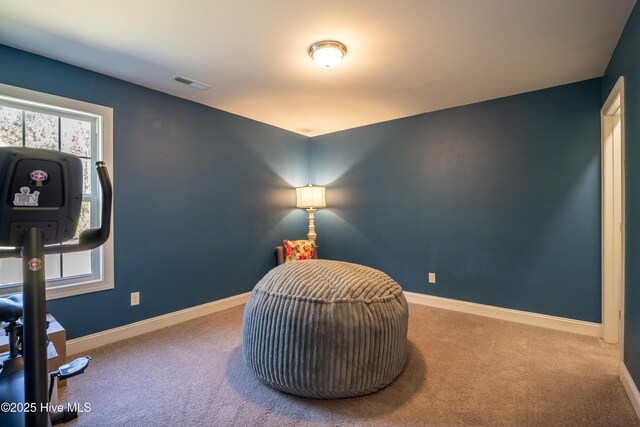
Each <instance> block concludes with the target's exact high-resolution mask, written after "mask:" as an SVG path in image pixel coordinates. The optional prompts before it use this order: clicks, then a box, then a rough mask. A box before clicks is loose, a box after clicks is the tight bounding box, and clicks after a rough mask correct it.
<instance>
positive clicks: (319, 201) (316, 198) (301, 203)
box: [296, 184, 327, 209]
mask: <svg viewBox="0 0 640 427" xmlns="http://www.w3.org/2000/svg"><path fill="white" fill-rule="evenodd" d="M296 207H298V208H304V209H309V208H325V207H327V204H326V202H325V199H324V187H316V186H314V185H311V184H309V185H307V186H306V187H298V188H296Z"/></svg>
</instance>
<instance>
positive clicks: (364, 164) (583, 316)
mask: <svg viewBox="0 0 640 427" xmlns="http://www.w3.org/2000/svg"><path fill="white" fill-rule="evenodd" d="M600 102H601V80H600V79H594V80H589V81H585V82H580V83H575V84H571V85H565V86H561V87H556V88H552V89H547V90H541V91H537V92H532V93H527V94H523V95H517V96H512V97H507V98H502V99H497V100H493V101H489V102H482V103H479V104H474V105H469V106H464V107H459V108H453V109H449V110H444V111H438V112H434V113H428V114H422V115H418V116H414V117H409V118H405V119H400V120H394V121H390V122H385V123H380V124H375V125H371V126H366V127H361V128H357V129H352V130H347V131H343V132H338V133H334V134H330V135H325V136H321V137H316V138H312V140H311V156H312V169H311V177H312V181H313V182H314V183H316V184H320V185H326V186H328V190H327V204H328V206H329V207H328V208H327V209H321V210H319V211H318V213H317V214H316V217H317V221H316V227H317V232H318V236H319V237H318V244H319V245H320V247H321V252H322V253H321V255H322V257H327V258H335V259H342V260H349V261H352V262H357V263H361V264H365V265H369V266H373V267H376V268H379V269H381V270H383V271H385V272H387V273H388V274H389V275H391V276H392V277H393V278H395V279H396V280H397V281H398V282H399V283H400V284H401V285H402V286H403V287H404V289H405V290H408V291H413V292H421V293H425V294H431V295H437V296H442V297H447V298H455V299H459V300H465V301H472V302H476V303H482V304H490V305H494V306H500V307H508V308H513V309H518V310H525V311H531V312H536V313H544V314H550V315H555V316H562V317H567V318H572V319H580V320H586V321H591V322H600V318H601V285H600V275H601V268H600V119H599V109H600ZM429 271H433V272H436V273H437V285H436V286H429V285H427V273H428V272H429Z"/></svg>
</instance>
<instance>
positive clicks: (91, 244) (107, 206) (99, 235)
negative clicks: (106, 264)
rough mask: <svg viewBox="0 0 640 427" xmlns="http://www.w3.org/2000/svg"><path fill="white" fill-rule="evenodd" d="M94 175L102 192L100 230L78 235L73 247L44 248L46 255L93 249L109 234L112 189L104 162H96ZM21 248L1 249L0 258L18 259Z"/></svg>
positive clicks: (102, 242)
mask: <svg viewBox="0 0 640 427" xmlns="http://www.w3.org/2000/svg"><path fill="white" fill-rule="evenodd" d="M96 173H97V174H98V181H99V182H100V189H101V190H102V210H101V224H100V228H92V229H89V230H85V231H83V232H82V233H80V237H79V239H78V243H76V244H74V245H53V246H45V248H44V253H45V254H46V255H52V254H65V253H69V252H80V251H87V250H90V249H95V248H97V247H99V246H101V245H103V244H104V243H105V242H106V241H107V239H109V235H110V234H111V206H112V204H113V187H112V185H111V178H110V177H109V171H108V170H107V166H106V165H105V163H104V162H96ZM21 251H22V250H21V248H13V249H1V250H0V258H20V256H21V253H22V252H21Z"/></svg>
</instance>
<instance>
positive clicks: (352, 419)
mask: <svg viewBox="0 0 640 427" xmlns="http://www.w3.org/2000/svg"><path fill="white" fill-rule="evenodd" d="M409 308H410V321H409V340H410V342H411V348H410V358H409V361H408V364H407V367H406V369H405V371H404V372H403V374H402V375H401V376H400V377H399V378H398V380H396V381H395V382H394V383H392V384H391V385H390V386H389V387H387V388H385V389H384V390H382V391H380V392H378V393H375V394H373V395H369V396H364V397H358V398H353V399H342V400H333V401H320V400H311V399H303V398H299V397H295V396H290V395H287V394H284V393H281V392H278V391H275V390H272V389H270V388H269V387H267V386H265V385H263V384H261V383H260V382H258V381H257V380H256V378H255V377H254V376H253V375H252V373H251V372H250V371H249V370H248V369H247V368H246V366H245V365H244V362H243V360H242V352H241V335H242V312H243V307H238V308H233V309H230V310H227V311H224V312H221V313H216V314H213V315H210V316H206V317H202V318H199V319H196V320H193V321H191V322H187V323H182V324H179V325H176V326H173V327H171V328H168V329H164V330H161V331H157V332H153V333H150V334H146V335H143V336H140V337H137V338H133V339H130V340H126V341H121V342H119V343H116V344H114V345H109V346H106V347H102V348H99V349H96V350H94V351H91V352H90V354H91V356H92V357H93V362H92V363H91V366H90V368H89V369H88V370H87V372H86V373H85V374H84V375H81V376H79V377H76V378H73V379H72V380H69V385H68V386H67V387H66V389H65V391H63V392H62V393H61V398H62V399H65V400H67V401H71V402H81V403H84V402H89V403H91V409H92V410H91V412H89V413H83V414H81V415H80V418H79V419H78V420H76V421H72V422H71V423H69V424H67V425H69V426H71V425H77V426H294V425H300V426H325V425H329V426H344V425H350V426H463V425H466V426H572V425H575V426H640V421H639V420H638V419H637V418H636V415H635V412H634V411H633V408H632V406H631V403H630V402H629V399H628V397H627V395H626V394H625V391H624V389H623V386H622V384H621V383H620V380H619V379H618V363H617V347H616V346H612V345H608V344H605V343H604V342H602V341H601V340H598V339H596V338H590V337H584V336H580V335H573V334H569V333H564V332H558V331H553V330H548V329H543V328H537V327H533V326H525V325H519V324H516V323H511V322H505V321H500V320H494V319H489V318H484V317H478V316H472V315H467V314H461V313H456V312H452V311H447V310H441V309H436V308H429V307H423V306H418V305H414V304H410V306H409Z"/></svg>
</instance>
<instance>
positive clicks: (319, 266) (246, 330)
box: [242, 260, 409, 399]
mask: <svg viewBox="0 0 640 427" xmlns="http://www.w3.org/2000/svg"><path fill="white" fill-rule="evenodd" d="M408 318H409V313H408V309H407V301H406V299H405V298H404V295H403V293H402V289H401V288H400V286H399V285H398V284H397V283H396V282H395V281H394V280H393V279H391V278H390V277H389V276H387V275H386V274H384V273H383V272H381V271H378V270H375V269H373V268H369V267H365V266H362V265H358V264H350V263H346V262H339V261H328V260H305V261H295V262H290V263H285V264H282V265H280V266H279V267H276V268H274V269H273V270H271V271H270V272H269V273H267V275H266V276H264V277H263V278H262V280H260V282H258V284H257V285H256V286H255V288H254V289H253V292H252V293H251V296H250V297H249V301H248V302H247V305H246V308H245V311H244V324H243V337H242V353H243V356H244V360H245V362H246V363H247V365H248V366H249V368H251V370H252V371H253V372H254V373H255V375H256V376H257V377H258V378H259V379H260V380H262V381H263V382H264V383H266V384H268V385H269V386H271V387H274V388H276V389H278V390H282V391H284V392H287V393H291V394H295V395H298V396H305V397H314V398H320V399H330V398H340V397H352V396H360V395H364V394H369V393H373V392H375V391H378V390H380V389H381V388H383V387H385V386H386V385H388V384H389V383H391V382H392V381H393V380H394V379H396V377H397V376H398V375H399V374H400V372H402V369H403V368H404V364H405V361H406V357H407V323H408Z"/></svg>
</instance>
